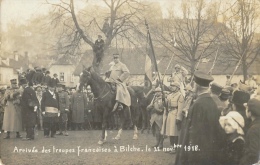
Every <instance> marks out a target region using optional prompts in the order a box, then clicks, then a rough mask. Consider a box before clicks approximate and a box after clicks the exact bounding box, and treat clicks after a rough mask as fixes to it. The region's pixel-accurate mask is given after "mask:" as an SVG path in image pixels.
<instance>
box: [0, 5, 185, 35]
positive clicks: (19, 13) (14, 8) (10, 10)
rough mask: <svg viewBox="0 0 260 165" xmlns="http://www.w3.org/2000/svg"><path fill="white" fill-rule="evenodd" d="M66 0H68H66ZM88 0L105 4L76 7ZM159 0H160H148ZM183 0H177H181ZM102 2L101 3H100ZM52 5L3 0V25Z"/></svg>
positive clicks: (23, 20)
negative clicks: (88, 4) (87, 3)
mask: <svg viewBox="0 0 260 165" xmlns="http://www.w3.org/2000/svg"><path fill="white" fill-rule="evenodd" d="M65 1H66V0H65ZM86 1H88V2H90V3H97V4H103V2H101V1H102V0H75V8H76V9H80V8H84V7H85V5H86V3H85V2H86ZM147 1H158V0H147ZM168 1H169V0H159V2H160V5H161V7H163V8H166V7H167V2H168ZM180 1H181V0H177V2H180ZM49 2H56V3H57V2H59V0H49ZM100 2H101V3H100ZM50 7H51V5H47V4H46V0H2V4H1V25H2V26H1V27H2V29H3V30H5V29H6V27H7V24H8V22H11V21H15V22H17V23H19V24H20V23H25V22H26V21H27V20H29V19H30V18H31V17H32V16H35V15H38V14H46V13H47V12H48V11H49V9H50Z"/></svg>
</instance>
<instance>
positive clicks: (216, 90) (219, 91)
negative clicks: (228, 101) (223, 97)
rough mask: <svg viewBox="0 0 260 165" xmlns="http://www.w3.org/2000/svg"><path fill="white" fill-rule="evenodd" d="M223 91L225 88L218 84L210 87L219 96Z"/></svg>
mask: <svg viewBox="0 0 260 165" xmlns="http://www.w3.org/2000/svg"><path fill="white" fill-rule="evenodd" d="M222 89H223V87H222V86H221V85H219V84H217V83H212V84H211V86H210V90H211V91H212V93H214V94H216V95H219V94H220V93H221V90H222Z"/></svg>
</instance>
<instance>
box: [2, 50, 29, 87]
mask: <svg viewBox="0 0 260 165" xmlns="http://www.w3.org/2000/svg"><path fill="white" fill-rule="evenodd" d="M28 68H29V58H28V52H25V54H24V55H20V54H18V52H17V51H14V52H13V54H10V55H9V56H8V57H7V58H3V57H0V85H9V84H10V79H14V78H15V79H18V72H23V71H26V70H27V69H28Z"/></svg>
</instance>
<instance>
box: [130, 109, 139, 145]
mask: <svg viewBox="0 0 260 165" xmlns="http://www.w3.org/2000/svg"><path fill="white" fill-rule="evenodd" d="M131 109H132V112H133V114H132V117H133V118H132V120H133V125H134V136H133V139H134V140H136V139H138V129H137V123H138V119H139V117H140V111H139V109H138V106H131Z"/></svg>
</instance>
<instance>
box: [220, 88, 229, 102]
mask: <svg viewBox="0 0 260 165" xmlns="http://www.w3.org/2000/svg"><path fill="white" fill-rule="evenodd" d="M229 97H230V91H229V90H228V89H227V88H223V89H222V90H221V93H220V96H219V98H220V99H221V100H227V99H228V98H229Z"/></svg>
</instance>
